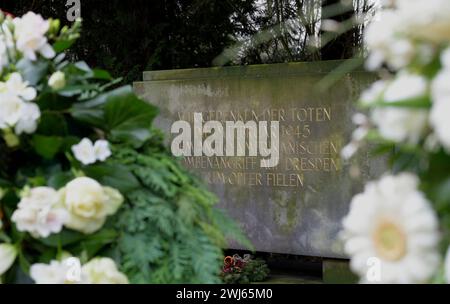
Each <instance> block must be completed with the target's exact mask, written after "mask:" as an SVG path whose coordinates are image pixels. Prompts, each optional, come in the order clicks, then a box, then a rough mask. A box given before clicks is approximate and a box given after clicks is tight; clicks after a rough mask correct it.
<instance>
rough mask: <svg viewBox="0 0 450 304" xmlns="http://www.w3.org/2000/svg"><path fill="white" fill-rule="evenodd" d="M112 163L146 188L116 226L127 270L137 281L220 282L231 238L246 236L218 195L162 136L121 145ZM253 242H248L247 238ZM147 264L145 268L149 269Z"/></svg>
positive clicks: (131, 199)
mask: <svg viewBox="0 0 450 304" xmlns="http://www.w3.org/2000/svg"><path fill="white" fill-rule="evenodd" d="M113 155H114V157H113V159H111V160H110V161H109V162H111V163H120V164H122V165H123V166H126V167H127V168H129V169H130V170H131V172H132V173H133V175H134V176H135V177H136V178H137V180H139V183H140V187H139V188H138V189H136V190H134V191H130V192H127V193H126V197H127V199H128V204H127V206H126V207H125V208H124V209H125V210H124V211H123V213H122V214H121V215H120V217H119V218H118V219H117V222H116V223H115V227H116V229H117V230H118V231H122V233H121V236H120V238H119V241H118V247H119V252H120V254H119V257H120V259H121V260H122V264H123V265H124V271H125V272H126V273H127V274H128V275H129V278H130V279H131V281H133V282H135V283H143V282H152V283H169V282H170V283H182V282H191V283H217V282H218V280H219V279H218V276H217V275H218V273H219V271H220V266H221V262H222V257H223V256H222V251H221V250H220V248H221V246H225V245H226V237H225V236H224V234H223V232H222V231H225V232H227V233H228V234H231V235H228V236H229V237H234V238H237V239H240V240H242V241H245V237H243V236H242V235H241V234H240V233H239V229H237V227H236V226H235V225H234V224H233V223H232V222H231V221H230V220H229V219H227V218H226V217H224V216H223V214H222V213H221V212H218V211H217V210H216V209H213V208H214V205H215V203H216V198H215V197H214V196H212V194H211V193H209V192H207V191H206V190H205V189H204V188H203V187H202V186H201V184H200V183H199V182H198V181H197V180H196V179H195V178H193V177H191V176H190V175H188V174H187V173H186V172H185V171H184V169H182V168H181V166H180V165H179V164H178V162H177V161H176V160H174V159H173V158H172V157H171V156H170V154H169V153H168V152H167V151H166V150H165V149H164V147H163V145H162V143H161V142H160V140H159V139H157V138H155V139H154V141H152V142H151V143H150V144H148V145H146V146H144V147H143V148H142V149H141V150H139V151H136V150H133V149H131V148H126V147H123V148H118V149H117V150H116V151H114V153H113ZM245 244H246V245H249V244H248V242H247V243H245ZM143 269H144V270H143Z"/></svg>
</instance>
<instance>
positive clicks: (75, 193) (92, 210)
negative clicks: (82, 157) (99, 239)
mask: <svg viewBox="0 0 450 304" xmlns="http://www.w3.org/2000/svg"><path fill="white" fill-rule="evenodd" d="M59 194H60V201H61V204H62V207H64V208H65V209H66V210H67V211H68V212H69V220H68V221H67V222H66V223H65V226H66V227H68V228H70V229H73V230H76V231H80V232H83V233H86V234H89V233H93V232H95V231H97V230H99V229H100V228H101V227H102V226H103V224H104V223H105V221H106V218H107V216H109V215H112V214H114V213H116V211H117V210H118V209H119V207H120V206H121V205H122V203H123V200H124V198H123V196H122V195H121V194H120V192H119V191H117V190H115V189H113V188H109V187H103V186H102V185H100V184H99V183H98V182H97V181H95V180H93V179H91V178H88V177H79V178H76V179H74V180H73V181H71V182H70V183H68V184H67V185H66V187H64V188H63V189H61V190H60V191H59Z"/></svg>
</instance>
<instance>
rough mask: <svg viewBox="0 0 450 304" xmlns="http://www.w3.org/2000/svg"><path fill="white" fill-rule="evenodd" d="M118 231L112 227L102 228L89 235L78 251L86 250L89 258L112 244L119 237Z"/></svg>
mask: <svg viewBox="0 0 450 304" xmlns="http://www.w3.org/2000/svg"><path fill="white" fill-rule="evenodd" d="M117 235H118V233H117V232H116V231H114V230H112V229H102V230H100V231H99V232H97V233H94V234H92V235H89V236H87V237H86V238H85V239H84V240H83V241H82V242H81V243H80V245H79V246H77V247H80V248H79V249H78V250H77V249H75V250H76V251H85V252H86V254H87V255H88V257H89V258H92V257H94V256H95V254H96V253H97V252H98V251H99V250H100V249H102V248H103V247H104V246H106V245H108V244H111V243H112V242H114V240H115V239H116V238H117Z"/></svg>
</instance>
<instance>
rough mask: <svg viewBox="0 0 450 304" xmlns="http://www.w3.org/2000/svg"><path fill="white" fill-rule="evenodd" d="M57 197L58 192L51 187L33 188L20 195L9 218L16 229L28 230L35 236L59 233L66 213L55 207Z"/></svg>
mask: <svg viewBox="0 0 450 304" xmlns="http://www.w3.org/2000/svg"><path fill="white" fill-rule="evenodd" d="M58 199H59V197H58V193H57V192H56V191H55V190H54V189H52V188H49V187H37V188H33V189H31V190H29V191H28V193H25V195H24V196H23V197H22V199H21V201H20V202H19V205H18V209H16V211H14V213H13V215H12V217H11V220H12V221H13V222H14V223H15V224H16V227H17V230H19V231H26V232H29V233H30V234H31V235H32V236H33V237H35V238H46V237H48V236H49V235H50V234H52V233H59V232H60V231H61V230H62V228H63V225H64V223H65V222H66V221H67V220H68V213H67V211H66V210H65V209H63V208H61V207H57V204H58Z"/></svg>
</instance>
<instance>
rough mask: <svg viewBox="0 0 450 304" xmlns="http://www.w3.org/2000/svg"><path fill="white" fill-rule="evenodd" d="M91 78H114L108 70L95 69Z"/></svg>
mask: <svg viewBox="0 0 450 304" xmlns="http://www.w3.org/2000/svg"><path fill="white" fill-rule="evenodd" d="M91 78H94V79H100V80H112V79H113V78H112V76H111V74H109V72H108V71H105V70H100V69H93V70H92V76H91Z"/></svg>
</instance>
